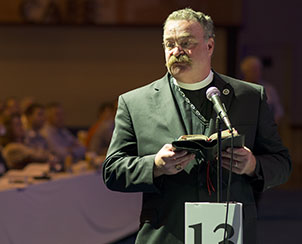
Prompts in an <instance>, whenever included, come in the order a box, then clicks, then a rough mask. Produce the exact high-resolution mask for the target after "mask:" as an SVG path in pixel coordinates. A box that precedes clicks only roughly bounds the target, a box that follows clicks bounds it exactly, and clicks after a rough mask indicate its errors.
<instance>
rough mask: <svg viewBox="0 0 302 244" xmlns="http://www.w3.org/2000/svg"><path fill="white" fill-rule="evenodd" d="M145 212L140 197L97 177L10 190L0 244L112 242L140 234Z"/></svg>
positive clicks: (0, 219)
mask: <svg viewBox="0 0 302 244" xmlns="http://www.w3.org/2000/svg"><path fill="white" fill-rule="evenodd" d="M140 210H141V194H140V193H119V192H112V191H110V190H108V189H107V188H106V186H105V185H104V183H103V181H102V178H101V175H100V173H96V172H93V173H85V174H83V175H79V176H72V177H68V178H66V179H58V180H54V181H48V182H46V183H41V184H37V185H31V186H28V187H26V188H24V189H12V190H6V191H2V192H0V243H1V244H69V243H70V244H101V243H111V242H114V241H116V240H118V239H121V238H123V237H125V236H127V235H129V234H131V233H134V232H136V231H137V230H138V226H139V214H140Z"/></svg>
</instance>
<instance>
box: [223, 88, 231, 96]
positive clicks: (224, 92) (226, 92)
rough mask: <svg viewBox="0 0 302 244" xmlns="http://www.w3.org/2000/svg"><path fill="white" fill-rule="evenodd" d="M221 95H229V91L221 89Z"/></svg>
mask: <svg viewBox="0 0 302 244" xmlns="http://www.w3.org/2000/svg"><path fill="white" fill-rule="evenodd" d="M222 93H223V95H229V94H230V90H229V89H223V91H222Z"/></svg>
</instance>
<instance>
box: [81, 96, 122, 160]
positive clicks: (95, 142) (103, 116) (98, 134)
mask: <svg viewBox="0 0 302 244" xmlns="http://www.w3.org/2000/svg"><path fill="white" fill-rule="evenodd" d="M115 112H116V102H111V103H104V104H102V105H101V106H100V109H99V119H98V121H97V122H96V123H95V124H94V125H93V126H92V127H91V128H90V130H89V132H88V136H87V149H88V151H89V152H95V153H96V154H97V155H105V154H106V152H107V149H108V147H109V144H110V140H111V137H112V132H113V129H114V116H115ZM89 137H90V138H89Z"/></svg>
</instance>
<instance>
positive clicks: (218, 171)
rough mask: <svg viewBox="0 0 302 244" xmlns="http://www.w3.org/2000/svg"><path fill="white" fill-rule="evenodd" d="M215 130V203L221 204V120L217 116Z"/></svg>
mask: <svg viewBox="0 0 302 244" xmlns="http://www.w3.org/2000/svg"><path fill="white" fill-rule="evenodd" d="M216 130H217V135H218V137H217V138H218V139H217V202H222V197H221V196H222V193H221V189H222V170H221V168H222V166H221V162H222V148H221V131H222V129H221V118H220V116H219V115H217V117H216Z"/></svg>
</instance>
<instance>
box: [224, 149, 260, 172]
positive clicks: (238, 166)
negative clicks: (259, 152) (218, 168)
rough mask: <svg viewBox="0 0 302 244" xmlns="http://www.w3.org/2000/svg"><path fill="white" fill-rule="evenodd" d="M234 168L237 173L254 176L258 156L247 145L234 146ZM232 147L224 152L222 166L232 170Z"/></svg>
mask: <svg viewBox="0 0 302 244" xmlns="http://www.w3.org/2000/svg"><path fill="white" fill-rule="evenodd" d="M233 152H234V154H233V169H232V171H233V172H234V173H236V174H239V175H242V174H247V175H249V176H253V174H254V172H255V168H256V158H255V156H254V155H253V153H252V151H251V150H250V149H248V148H247V147H241V148H234V151H233ZM230 159H231V148H227V149H226V151H224V152H222V167H224V168H226V169H228V170H230Z"/></svg>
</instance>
